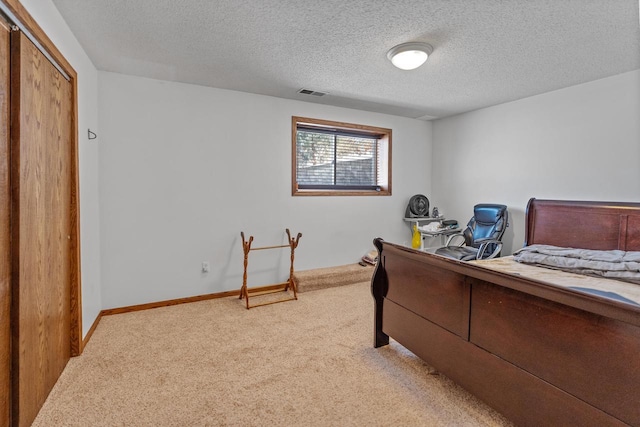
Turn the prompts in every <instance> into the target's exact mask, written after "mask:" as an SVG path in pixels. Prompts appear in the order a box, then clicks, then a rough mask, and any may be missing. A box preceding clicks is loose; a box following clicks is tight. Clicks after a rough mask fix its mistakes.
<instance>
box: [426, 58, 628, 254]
mask: <svg viewBox="0 0 640 427" xmlns="http://www.w3.org/2000/svg"><path fill="white" fill-rule="evenodd" d="M433 141H434V145H433V168H432V186H433V194H434V197H435V198H437V199H439V200H441V201H442V202H441V204H442V210H443V211H444V213H445V215H447V216H449V217H455V218H456V219H458V220H459V221H460V222H461V223H463V225H464V224H466V221H468V219H469V218H470V217H471V215H472V213H473V205H474V204H476V203H482V202H496V203H504V204H506V205H508V206H509V209H510V213H511V214H512V221H511V228H510V229H509V230H508V232H507V234H506V236H505V237H506V240H505V249H506V252H509V253H510V252H511V251H512V250H515V249H518V248H520V247H521V246H522V244H523V241H524V210H525V208H526V204H527V201H528V200H529V198H530V197H536V198H540V199H573V200H605V201H635V202H638V201H639V200H640V70H636V71H632V72H628V73H624V74H620V75H617V76H614V77H609V78H605V79H602V80H597V81H593V82H589V83H585V84H581V85H578V86H573V87H569V88H565V89H561V90H557V91H554V92H550V93H546V94H542V95H539V96H534V97H531V98H526V99H522V100H519V101H515V102H511V103H507V104H502V105H498V106H495V107H490V108H485V109H482V110H478V111H474V112H470V113H466V114H462V115H459V116H455V117H450V118H446V119H441V120H437V121H435V122H434V124H433Z"/></svg>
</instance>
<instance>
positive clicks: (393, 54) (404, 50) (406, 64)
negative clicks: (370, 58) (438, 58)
mask: <svg viewBox="0 0 640 427" xmlns="http://www.w3.org/2000/svg"><path fill="white" fill-rule="evenodd" d="M431 52H433V47H432V46H431V45H430V44H427V43H418V42H410V43H402V44H399V45H398V46H395V47H392V48H391V50H389V52H387V58H389V61H391V63H392V64H393V65H395V66H396V67H398V68H400V69H401V70H414V69H416V68H418V67H419V66H421V65H422V64H424V63H425V62H426V60H427V58H428V57H429V55H431Z"/></svg>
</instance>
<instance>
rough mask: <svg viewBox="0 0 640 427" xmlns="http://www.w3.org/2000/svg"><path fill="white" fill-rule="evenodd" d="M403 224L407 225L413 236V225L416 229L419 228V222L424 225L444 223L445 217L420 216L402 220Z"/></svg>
mask: <svg viewBox="0 0 640 427" xmlns="http://www.w3.org/2000/svg"><path fill="white" fill-rule="evenodd" d="M403 219H404V221H405V222H408V223H409V229H411V234H412V235H413V226H414V225H415V226H416V227H419V226H420V223H421V222H424V223H427V224H428V223H430V222H435V221H440V222H442V221H444V220H445V217H444V216H436V217H433V216H420V217H415V218H403Z"/></svg>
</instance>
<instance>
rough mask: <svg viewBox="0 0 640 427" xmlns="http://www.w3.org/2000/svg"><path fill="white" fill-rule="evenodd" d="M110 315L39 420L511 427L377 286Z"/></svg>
mask: <svg viewBox="0 0 640 427" xmlns="http://www.w3.org/2000/svg"><path fill="white" fill-rule="evenodd" d="M299 297H300V299H299V300H298V301H290V302H284V303H280V304H274V305H269V306H264V307H257V308H253V309H251V310H246V309H245V308H243V305H242V302H241V301H240V300H238V299H237V298H225V299H218V300H209V301H201V302H196V303H190V304H182V305H177V306H171V307H163V308H157V309H153V310H146V311H139V312H133V313H127V314H119V315H113V316H105V317H103V318H102V320H101V322H100V324H99V325H98V328H97V329H96V331H95V333H94V334H93V337H92V338H91V340H90V342H89V343H88V345H87V347H86V348H85V351H84V353H83V355H82V356H80V357H77V358H73V359H71V361H70V362H69V364H68V365H67V367H66V369H65V370H64V372H63V373H62V376H61V377H60V379H59V381H58V383H57V384H56V385H55V387H54V389H53V390H52V392H51V394H50V395H49V398H48V399H47V401H46V402H45V404H44V406H43V408H42V410H41V411H40V413H39V415H38V417H37V418H36V420H35V422H34V424H33V426H36V427H45V426H46V427H54V426H65V427H67V426H69V427H70V426H508V425H510V423H509V422H508V421H506V420H505V419H504V418H503V417H502V416H501V415H499V414H498V413H496V412H495V411H493V410H492V409H491V408H489V407H487V406H486V405H484V404H483V403H482V402H480V401H478V400H477V399H476V398H474V397H473V396H471V395H470V394H468V393H467V392H466V391H464V390H463V389H461V388H460V387H458V386H456V385H455V384H453V383H452V382H451V381H449V380H448V379H447V378H446V377H444V376H442V375H439V374H438V373H436V372H434V370H433V369H432V368H430V367H429V366H428V365H426V364H425V363H424V362H422V361H421V360H420V359H419V358H417V357H416V356H415V355H413V354H412V353H410V352H409V351H408V350H406V349H404V348H403V347H402V346H400V345H399V344H397V343H396V342H394V341H392V342H391V344H390V345H389V346H386V347H383V348H379V349H374V348H373V346H372V342H373V299H372V297H371V294H370V284H369V282H364V283H358V284H354V285H346V286H340V287H335V288H330V289H322V290H318V291H313V292H305V293H303V294H301V295H300V296H299Z"/></svg>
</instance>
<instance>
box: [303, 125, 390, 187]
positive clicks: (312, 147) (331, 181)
mask: <svg viewBox="0 0 640 427" xmlns="http://www.w3.org/2000/svg"><path fill="white" fill-rule="evenodd" d="M291 129H292V150H291V151H292V194H293V195H294V196H389V195H391V129H383V128H378V127H373V126H363V125H355V124H351V123H340V122H331V121H327V120H318V119H309V118H304V117H295V116H294V117H292V121H291Z"/></svg>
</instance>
